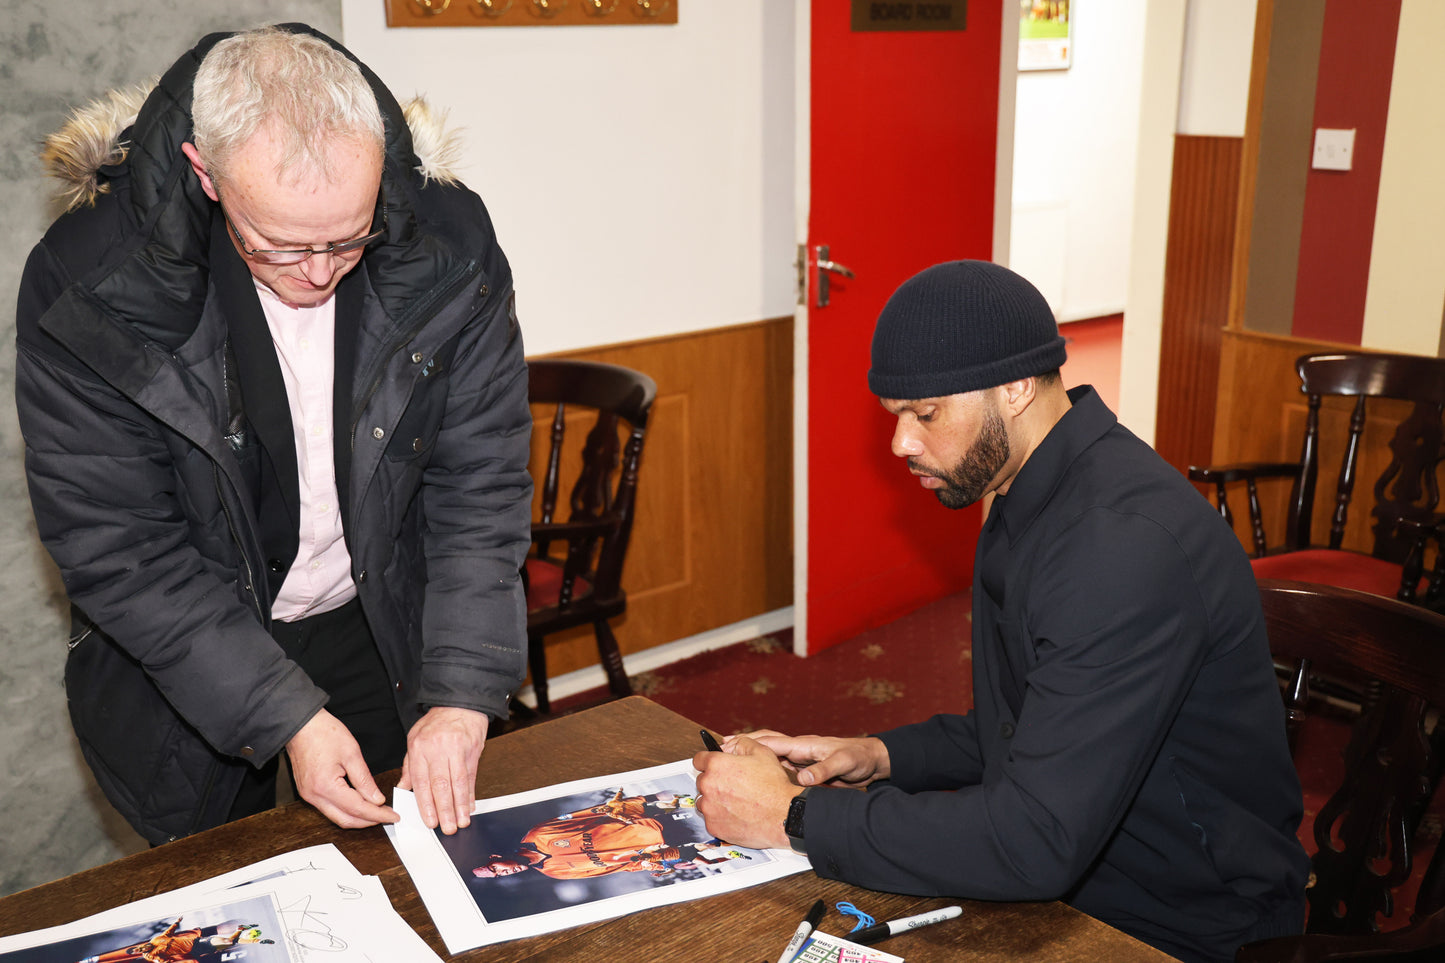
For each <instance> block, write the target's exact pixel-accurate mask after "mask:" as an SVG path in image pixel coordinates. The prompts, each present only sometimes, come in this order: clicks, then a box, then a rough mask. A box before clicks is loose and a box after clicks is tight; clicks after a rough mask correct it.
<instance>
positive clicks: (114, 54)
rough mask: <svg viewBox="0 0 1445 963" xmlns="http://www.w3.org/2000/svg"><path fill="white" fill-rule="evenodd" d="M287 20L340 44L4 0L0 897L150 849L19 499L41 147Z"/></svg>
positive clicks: (220, 21)
mask: <svg viewBox="0 0 1445 963" xmlns="http://www.w3.org/2000/svg"><path fill="white" fill-rule="evenodd" d="M287 20H300V21H305V22H307V23H311V24H314V25H315V26H316V27H317V28H319V29H321V30H323V31H325V32H326V33H329V34H331V35H332V36H334V37H338V38H339V37H340V36H341V0H228V2H227V3H225V4H219V3H197V4H157V3H155V2H154V0H78V2H77V0H63V2H56V3H36V2H35V0H0V345H3V348H0V553H3V561H0V813H3V814H4V815H3V818H0V895H3V894H5V893H11V892H14V891H16V890H20V889H24V888H26V887H29V886H34V885H35V884H37V883H42V882H45V881H47V880H51V879H55V878H57V877H60V876H64V875H66V874H68V873H73V872H76V871H77V870H81V869H86V868H88V867H90V866H94V865H97V864H99V863H103V862H106V861H107V860H110V859H114V858H115V857H117V856H121V855H124V854H125V853H127V852H132V851H135V850H136V849H139V848H141V847H143V846H144V845H145V844H144V842H143V841H142V840H141V839H140V837H139V836H137V835H135V834H134V833H133V832H132V831H131V830H130V828H129V827H128V826H127V825H126V824H125V822H124V821H123V820H121V819H120V818H119V817H118V816H116V815H115V814H114V812H113V811H112V810H111V809H110V807H109V806H108V805H107V804H106V803H105V800H104V799H103V798H102V797H101V796H100V793H99V791H98V790H97V789H96V788H95V785H94V783H93V782H92V781H91V778H90V772H89V770H88V769H86V767H85V763H84V762H83V761H82V760H81V758H80V750H79V748H78V747H77V746H76V743H75V738H74V736H73V735H72V734H71V731H70V723H69V720H68V718H67V716H66V711H65V693H64V691H63V690H62V688H61V683H60V679H61V669H62V666H63V662H64V655H65V630H66V626H65V625H64V624H63V620H62V612H63V609H64V605H63V598H64V597H63V594H62V590H61V587H60V580H59V577H58V576H57V575H56V572H55V568H54V566H53V565H52V564H51V562H50V559H49V557H48V556H47V555H46V554H45V552H44V550H43V549H42V548H41V547H40V544H39V542H38V541H37V539H36V537H35V526H34V522H33V521H32V520H31V517H30V505H29V501H28V499H27V496H26V491H25V478H24V472H23V465H22V459H23V446H22V443H21V440H20V432H19V429H18V427H17V423H16V417H15V352H14V348H13V345H14V343H15V291H16V288H17V286H18V284H19V281H20V270H21V267H22V266H23V265H24V262H25V257H26V255H27V253H28V252H29V250H30V248H31V246H32V245H33V244H34V243H35V242H36V241H37V240H39V238H40V235H41V234H42V233H43V232H44V230H45V228H46V225H47V224H48V223H49V219H50V213H49V212H48V210H47V206H46V198H47V197H48V195H49V185H48V184H47V183H46V179H45V178H44V177H43V176H42V174H41V171H40V166H39V163H38V161H37V159H36V156H37V153H38V146H39V144H40V142H41V140H42V139H43V138H44V137H45V135H46V134H48V133H49V132H51V131H52V130H54V129H55V128H56V127H58V126H59V125H60V123H61V122H62V121H63V120H64V118H65V115H66V113H67V112H68V111H69V110H70V109H71V108H72V107H76V106H79V105H81V104H84V103H85V102H87V101H89V100H91V99H93V98H95V97H98V96H100V95H101V94H102V93H104V92H105V91H107V90H109V89H111V88H113V87H118V86H124V85H128V84H133V83H138V82H140V81H143V80H146V79H148V78H150V77H154V76H156V75H158V74H159V73H161V72H162V71H163V70H164V68H166V67H168V66H169V65H170V64H171V63H172V62H173V61H174V60H175V58H176V57H178V56H179V55H180V54H182V53H184V52H185V50H186V49H187V48H189V47H190V46H191V45H192V44H193V43H194V42H195V41H196V40H197V39H199V38H200V37H201V36H203V35H204V34H206V33H209V32H211V31H213V30H234V29H240V28H245V27H251V26H255V25H257V24H261V23H266V22H276V21H287Z"/></svg>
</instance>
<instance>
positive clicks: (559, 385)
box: [527, 358, 657, 597]
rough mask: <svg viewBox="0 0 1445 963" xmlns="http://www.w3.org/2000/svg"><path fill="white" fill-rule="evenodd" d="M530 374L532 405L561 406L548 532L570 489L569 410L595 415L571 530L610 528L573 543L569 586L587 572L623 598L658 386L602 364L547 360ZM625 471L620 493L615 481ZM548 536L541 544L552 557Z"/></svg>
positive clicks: (544, 513) (545, 492)
mask: <svg viewBox="0 0 1445 963" xmlns="http://www.w3.org/2000/svg"><path fill="white" fill-rule="evenodd" d="M527 367H528V378H529V382H528V383H529V387H528V392H527V394H528V400H529V401H531V403H532V404H533V405H555V406H556V407H555V411H554V413H553V415H552V420H551V427H550V436H549V441H548V454H547V465H546V469H545V471H544V472H543V474H542V476H541V483H540V485H539V487H540V489H541V502H542V506H541V519H540V522H541V524H542V525H543V526H545V525H549V524H551V523H552V522H554V521H556V520H557V519H556V513H557V503H558V498H559V497H560V495H559V492H560V489H561V485H562V463H563V451H564V443H565V440H566V433H567V418H568V411H569V408H570V409H573V413H574V414H575V413H576V412H575V409H579V408H581V409H592V410H595V411H596V421H595V422H594V423H593V425H592V427H591V429H590V431H589V432H588V434H587V440H586V443H585V445H584V446H583V449H582V463H581V469H580V471H579V473H578V476H577V481H576V482H575V483H574V484H573V485H572V488H571V491H570V493H569V496H568V504H567V507H568V513H569V514H568V516H567V518H566V521H567V522H607V524H606V525H602V526H598V527H597V529H596V534H595V535H593V536H588V537H568V539H567V553H568V559H567V562H568V564H567V566H566V568H567V570H568V579H567V585H568V586H570V584H571V577H572V576H575V575H576V574H579V573H580V572H581V571H582V570H587V569H592V561H593V557H594V555H595V570H593V571H589V572H588V575H589V577H590V578H591V579H592V580H593V591H594V592H595V593H596V594H597V595H598V596H600V597H606V596H608V595H611V594H615V593H616V592H617V590H618V588H619V586H620V583H621V579H622V563H623V560H624V559H625V558H626V555H627V543H628V540H629V539H630V538H631V534H632V516H633V507H634V505H635V503H636V499H637V474H638V465H639V463H640V461H641V458H642V443H643V439H644V437H645V435H646V432H647V419H648V415H649V413H650V412H651V409H652V402H653V400H654V399H655V398H656V397H657V384H656V382H654V381H653V380H652V379H651V378H650V377H648V376H647V375H645V374H642V373H641V372H638V371H633V370H632V369H630V368H624V367H622V366H620V365H614V364H603V363H601V362H597V361H575V360H569V359H560V358H559V359H541V360H535V361H530V362H528V364H527ZM619 421H622V422H626V423H627V425H628V426H629V433H628V437H627V442H626V444H625V446H624V445H619V441H618V432H619ZM619 450H620V456H621V457H620V469H621V472H620V474H619V475H618V477H617V482H616V486H615V487H614V485H613V481H612V479H613V475H614V474H615V473H617V472H618V469H619ZM548 541H549V540H548V539H547V538H546V537H545V536H537V537H535V538H534V542H535V543H536V548H537V549H538V551H539V552H540V553H541V554H543V555H545V554H546V553H547V549H548Z"/></svg>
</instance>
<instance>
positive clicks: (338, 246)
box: [221, 201, 386, 264]
mask: <svg viewBox="0 0 1445 963" xmlns="http://www.w3.org/2000/svg"><path fill="white" fill-rule="evenodd" d="M377 210H378V212H379V213H380V215H381V227H379V228H378V229H377V230H375V231H372V232H371V233H370V234H366V235H363V236H362V237H357V238H353V239H351V240H350V241H331V242H329V243H328V244H327V245H326V246H325V247H303V248H298V249H296V250H292V251H266V250H257V249H255V248H253V247H251V246H250V245H248V244H247V243H246V239H245V238H243V237H242V236H241V232H240V231H238V230H236V222H235V221H233V220H231V215H229V214H227V213H226V209H225V208H224V207H222V208H221V216H223V217H224V218H225V219H226V224H227V225H228V226H229V227H230V228H231V233H232V234H234V235H235V236H236V243H237V244H239V245H241V250H242V251H245V252H246V256H247V257H249V258H252V259H254V260H257V261H260V262H261V263H262V264H300V263H301V262H302V261H304V260H306V259H307V258H309V257H311V256H312V255H315V254H332V255H335V256H336V257H345V256H346V255H348V254H353V253H355V252H357V251H360V250H361V249H363V248H364V247H366V246H367V245H368V244H370V243H372V242H373V241H376V240H378V239H380V238H381V236H382V235H383V234H385V233H386V207H385V206H384V205H382V204H381V203H380V201H378V203H377ZM372 223H375V221H373V222H372Z"/></svg>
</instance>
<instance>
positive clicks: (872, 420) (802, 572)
mask: <svg viewBox="0 0 1445 963" xmlns="http://www.w3.org/2000/svg"><path fill="white" fill-rule="evenodd" d="M962 5H963V4H962V2H961V0H954V2H953V3H951V4H939V3H874V4H870V5H869V6H871V7H874V8H891V11H892V12H894V13H898V14H900V15H901V13H902V11H904V10H905V8H911V10H912V11H913V12H914V15H915V16H916V15H917V13H918V12H919V8H935V12H937V8H940V7H943V6H948V7H959V6H962ZM850 6H851V5H850V4H849V3H845V2H841V0H812V25H811V68H810V73H811V84H810V86H811V91H810V98H809V99H810V104H811V123H810V129H811V134H810V147H809V162H808V169H809V176H810V191H809V198H808V205H809V206H808V211H809V217H808V246H807V252H808V263H807V265H806V273H807V277H808V292H807V308H806V309H805V310H800V311H799V322H800V330H801V329H804V328H805V329H806V357H807V363H806V371H807V374H806V377H807V388H806V390H805V391H802V390H800V392H799V393H798V401H799V406H800V407H802V406H803V404H804V403H805V405H806V409H805V411H803V412H800V413H799V415H800V417H799V419H798V425H799V431H800V433H802V432H806V436H807V443H806V447H805V449H803V450H805V451H806V465H799V466H797V467H798V469H799V470H798V471H797V472H796V475H797V482H796V484H797V485H798V498H797V502H796V506H797V509H798V511H797V512H796V515H797V516H798V518H799V526H800V530H799V538H800V540H805V543H804V544H805V550H804V551H801V552H798V559H799V561H798V565H799V572H798V576H797V579H796V583H797V584H796V589H797V591H796V592H795V619H796V624H797V626H798V633H797V634H798V640H797V641H798V648H799V650H800V651H802V652H817V651H818V650H820V649H822V648H825V647H827V646H829V645H832V644H834V643H837V642H841V641H843V640H845V639H848V638H851V637H852V636H854V635H857V634H858V633H859V632H861V631H863V630H865V629H868V628H872V627H874V626H877V625H881V624H883V623H885V622H888V621H890V620H892V619H894V618H897V617H898V616H900V615H903V614H906V613H907V612H910V611H912V610H914V609H916V608H918V607H919V606H921V605H923V604H925V603H927V602H930V601H933V600H934V599H937V598H941V597H942V596H944V595H947V594H949V593H952V592H955V591H958V590H960V589H963V588H966V587H967V586H968V585H969V583H970V581H971V579H972V577H973V550H974V545H975V543H976V542H977V538H978V527H979V518H980V516H979V510H978V509H977V508H976V507H975V508H969V509H964V510H961V511H949V510H947V509H945V508H943V507H942V506H941V505H939V504H938V502H937V501H936V500H935V499H934V498H933V496H932V495H931V494H929V493H928V492H926V491H924V490H923V489H921V488H920V487H919V485H918V483H917V481H916V480H915V479H914V478H913V477H911V476H910V475H909V474H908V472H907V471H906V470H905V468H904V467H903V465H902V463H901V462H900V461H899V459H896V458H894V457H893V456H892V455H891V454H890V453H889V442H890V438H891V435H892V430H893V426H892V419H891V418H890V417H889V416H888V415H887V413H886V412H884V411H883V409H882V408H881V407H880V406H879V404H878V401H877V399H875V398H874V397H873V395H872V394H870V393H869V391H868V383H867V371H868V346H869V340H870V338H871V336H872V331H873V322H874V321H875V319H876V318H877V316H878V312H879V310H880V309H881V308H882V307H883V303H884V302H885V301H886V300H887V298H888V295H889V294H891V293H892V292H893V289H894V288H896V287H897V286H898V285H899V284H900V283H902V282H903V281H904V280H906V279H907V278H908V277H910V276H911V275H913V274H915V273H916V272H918V271H920V270H922V269H923V268H925V267H927V266H929V265H930V264H934V263H937V262H939V261H946V260H952V259H955V258H984V259H987V258H989V257H991V255H992V245H993V230H994V175H995V171H994V168H995V157H996V140H997V130H998V94H999V50H1000V42H1001V31H1002V19H1001V18H1002V11H1003V6H1004V4H1003V3H1002V2H1001V0H972V2H969V3H968V4H967V24H966V29H964V30H961V31H956V30H955V31H925V30H905V31H888V32H854V31H853V30H852V25H851V21H850V15H851V11H850ZM922 12H923V13H925V14H926V13H927V11H922ZM915 22H917V21H915ZM824 245H826V246H827V247H828V250H829V254H828V257H829V258H830V259H831V260H833V261H835V262H838V263H840V264H843V265H846V266H847V267H848V268H850V269H852V271H853V272H854V274H855V278H854V279H852V280H849V279H846V278H844V277H842V276H841V275H837V274H834V275H831V276H830V284H829V287H830V290H829V299H828V300H829V303H828V305H827V306H826V307H819V306H818V304H817V291H816V288H817V282H818V272H817V270H816V261H817V251H818V249H819V247H820V246H824ZM800 337H801V335H800ZM800 347H801V346H800Z"/></svg>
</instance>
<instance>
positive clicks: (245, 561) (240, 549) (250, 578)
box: [211, 462, 268, 628]
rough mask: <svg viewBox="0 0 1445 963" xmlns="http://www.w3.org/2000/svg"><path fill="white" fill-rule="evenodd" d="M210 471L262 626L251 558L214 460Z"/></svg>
mask: <svg viewBox="0 0 1445 963" xmlns="http://www.w3.org/2000/svg"><path fill="white" fill-rule="evenodd" d="M211 472H212V474H213V476H214V477H215V479H216V498H217V500H218V501H219V502H220V503H221V513H222V514H224V515H225V516H226V526H227V527H228V528H230V530H231V541H233V542H235V543H236V553H237V554H239V555H240V556H241V564H242V565H243V566H244V567H245V570H246V587H247V588H248V589H250V594H251V604H252V605H253V606H254V607H255V609H256V614H257V615H258V616H260V618H261V625H262V627H263V628H264V627H265V626H266V624H267V621H268V620H267V618H266V613H265V611H263V610H262V608H261V597H260V595H259V594H258V593H257V591H256V574H255V572H254V571H253V570H252V568H251V558H250V556H249V555H247V554H246V546H244V545H242V544H241V534H240V532H238V531H237V530H236V520H235V518H233V517H232V515H231V506H230V505H228V504H226V493H225V491H224V489H222V487H221V468H220V466H219V465H217V464H215V463H214V462H213V463H212V464H211Z"/></svg>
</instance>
